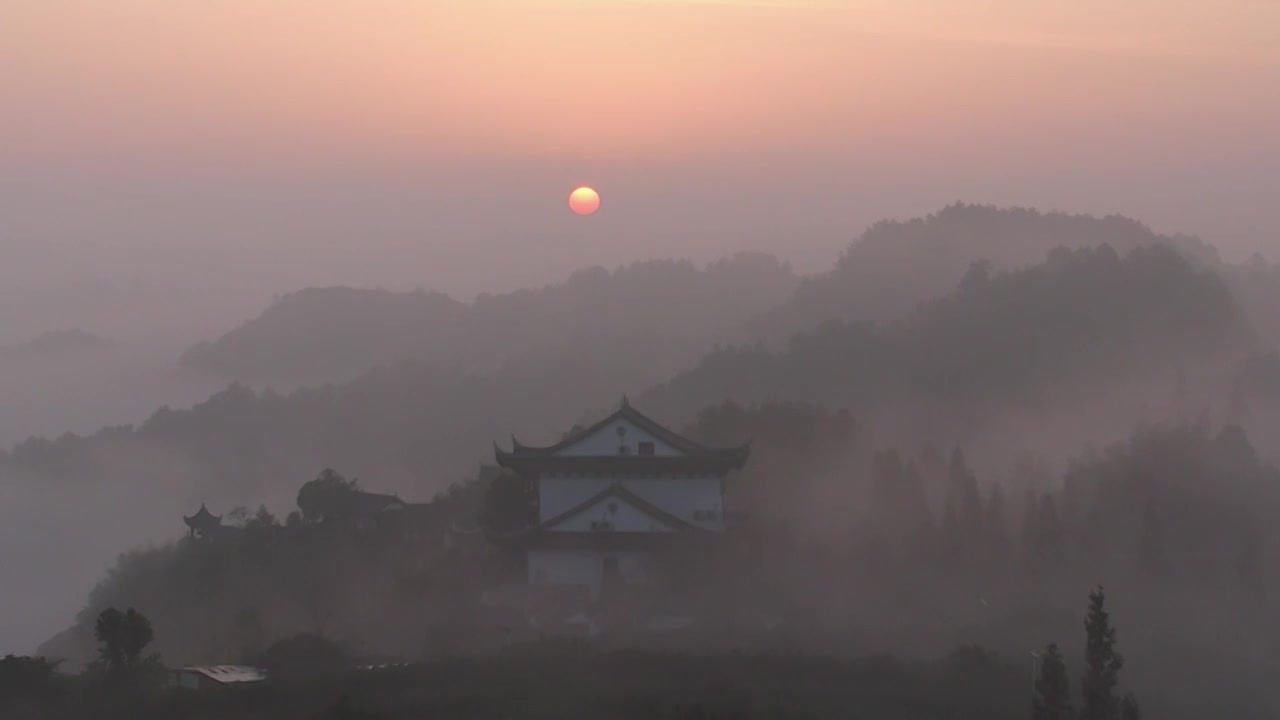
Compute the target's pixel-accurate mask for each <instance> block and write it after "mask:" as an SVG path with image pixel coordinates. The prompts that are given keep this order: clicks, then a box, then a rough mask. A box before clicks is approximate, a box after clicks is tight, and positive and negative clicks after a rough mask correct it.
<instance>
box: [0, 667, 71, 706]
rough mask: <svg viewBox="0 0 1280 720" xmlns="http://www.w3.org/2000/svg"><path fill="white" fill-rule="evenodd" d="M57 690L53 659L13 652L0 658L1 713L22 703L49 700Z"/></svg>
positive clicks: (56, 676) (56, 675) (32, 703)
mask: <svg viewBox="0 0 1280 720" xmlns="http://www.w3.org/2000/svg"><path fill="white" fill-rule="evenodd" d="M58 692H59V687H58V663H57V662H56V661H51V660H46V659H44V658H42V657H15V656H13V655H6V656H5V657H3V658H0V713H3V712H7V711H10V710H15V709H16V708H17V707H18V706H20V705H24V704H30V705H39V704H43V703H46V702H49V701H50V700H52V699H54V698H55V697H56V696H57V695H58Z"/></svg>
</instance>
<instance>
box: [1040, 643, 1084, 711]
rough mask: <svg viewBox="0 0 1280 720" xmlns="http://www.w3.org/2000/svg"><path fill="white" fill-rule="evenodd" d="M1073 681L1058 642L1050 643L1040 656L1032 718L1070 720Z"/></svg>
mask: <svg viewBox="0 0 1280 720" xmlns="http://www.w3.org/2000/svg"><path fill="white" fill-rule="evenodd" d="M1074 716H1075V710H1074V709H1073V708H1072V707H1071V683H1070V680H1068V679H1067V664H1066V663H1065V662H1064V661H1063V659H1062V653H1061V652H1060V651H1059V650H1058V644H1057V643H1049V645H1048V647H1046V648H1045V650H1044V654H1043V655H1041V656H1040V672H1039V674H1038V675H1037V676H1036V687H1035V697H1034V698H1033V699H1032V701H1031V720H1070V718H1073V717H1074Z"/></svg>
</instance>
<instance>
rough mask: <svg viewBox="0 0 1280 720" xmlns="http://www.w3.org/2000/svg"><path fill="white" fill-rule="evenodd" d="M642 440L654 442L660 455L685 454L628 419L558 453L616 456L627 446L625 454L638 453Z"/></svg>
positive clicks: (612, 424) (654, 447)
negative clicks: (621, 448) (620, 430)
mask: <svg viewBox="0 0 1280 720" xmlns="http://www.w3.org/2000/svg"><path fill="white" fill-rule="evenodd" d="M618 428H622V429H624V430H625V431H626V432H625V433H624V434H623V435H622V437H621V438H619V437H618ZM642 442H650V443H653V454H654V455H656V456H659V457H677V456H681V455H683V454H684V453H682V452H680V451H679V450H677V449H676V448H674V447H672V446H671V445H668V444H667V443H665V442H663V441H661V440H659V439H658V438H657V437H655V436H654V435H653V434H651V433H649V432H647V431H645V430H643V429H642V428H640V427H639V426H638V425H635V424H634V423H631V422H629V421H627V420H619V421H618V422H615V423H610V424H608V425H606V426H604V427H602V428H600V429H599V430H597V431H596V432H594V433H592V434H591V435H588V436H587V437H584V438H582V439H581V440H579V441H578V442H576V443H574V444H573V445H571V446H569V447H567V448H564V449H563V450H561V451H560V452H558V453H556V454H557V455H565V456H573V457H581V456H592V457H599V456H605V457H614V456H617V455H619V454H622V453H619V452H618V447H619V446H625V447H626V448H627V452H626V453H625V454H627V455H638V454H640V443H642Z"/></svg>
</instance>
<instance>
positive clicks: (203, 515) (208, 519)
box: [182, 503, 222, 528]
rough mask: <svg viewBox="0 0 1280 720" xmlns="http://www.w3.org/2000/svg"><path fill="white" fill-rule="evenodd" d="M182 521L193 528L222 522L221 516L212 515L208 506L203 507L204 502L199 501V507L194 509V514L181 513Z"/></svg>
mask: <svg viewBox="0 0 1280 720" xmlns="http://www.w3.org/2000/svg"><path fill="white" fill-rule="evenodd" d="M182 522H184V523H186V524H187V525H188V526H189V527H193V528H201V527H208V526H210V525H220V524H222V516H221V515H214V514H213V513H211V512H209V508H207V507H205V506H204V503H200V509H199V510H197V511H196V514H195V515H183V516H182Z"/></svg>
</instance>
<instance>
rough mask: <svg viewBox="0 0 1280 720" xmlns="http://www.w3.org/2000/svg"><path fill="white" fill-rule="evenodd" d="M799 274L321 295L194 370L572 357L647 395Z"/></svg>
mask: <svg viewBox="0 0 1280 720" xmlns="http://www.w3.org/2000/svg"><path fill="white" fill-rule="evenodd" d="M798 281H799V280H798V278H797V277H796V276H795V275H793V274H792V272H791V270H790V268H788V267H787V266H786V265H784V264H782V263H780V262H779V261H778V260H777V259H775V258H773V257H771V256H767V255H752V254H739V255H736V256H734V257H732V258H729V259H726V260H722V261H720V262H716V263H712V264H710V265H708V266H707V267H705V268H703V269H698V268H697V267H695V266H694V265H693V264H692V263H690V262H676V261H669V260H657V261H650V262H641V263H635V264H632V265H628V266H626V267H622V268H618V269H617V270H615V271H613V272H609V271H607V270H605V269H604V268H600V267H594V268H589V269H585V270H581V271H578V272H576V273H574V274H573V275H572V276H571V277H570V278H569V279H568V280H567V281H566V282H564V283H562V284H559V285H548V286H547V287H544V288H541V289H537V290H519V291H516V292H512V293H506V294H502V295H488V294H485V295H481V296H480V297H478V298H476V300H475V302H473V303H470V304H467V303H461V302H458V301H456V300H453V299H451V298H449V297H448V296H446V295H443V294H440V293H426V292H417V293H395V292H388V291H382V290H357V289H352V288H317V289H309V290H303V291H300V292H297V293H293V294H291V295H287V296H285V297H284V298H281V299H280V300H279V301H277V302H276V303H274V304H273V305H272V306H271V307H269V308H267V310H265V311H264V312H263V313H262V315H260V316H259V317H257V318H255V319H254V320H251V321H249V322H248V323H245V324H244V325H242V326H241V327H239V328H236V329H235V330H232V331H231V332H229V333H227V334H226V335H224V336H222V337H221V338H218V339H217V340H215V341H213V342H211V343H206V344H202V345H198V346H196V347H194V348H192V349H191V350H189V351H188V352H187V353H186V355H185V356H184V358H183V362H184V364H185V365H186V366H187V367H189V368H192V369H196V370H200V371H202V372H206V373H209V374H212V375H215V376H218V377H221V378H224V379H228V380H235V381H239V382H246V383H250V384H254V385H262V384H272V383H274V384H278V385H283V386H285V387H291V386H293V385H296V384H299V383H318V382H333V381H340V380H350V379H352V378H354V377H356V376H358V375H361V374H363V373H364V372H366V371H368V370H371V369H373V368H375V367H379V366H383V365H394V364H399V363H402V362H405V361H414V362H417V363H419V364H421V365H423V366H426V367H430V368H434V369H446V370H450V369H457V370H465V371H480V372H492V371H497V370H500V369H503V368H510V367H517V368H519V369H520V370H521V371H523V372H537V371H539V370H542V369H546V368H549V367H554V366H556V365H558V364H560V363H561V362H563V361H564V359H565V358H566V357H575V358H579V359H581V361H583V363H584V364H586V363H587V362H589V363H590V364H591V365H594V366H596V367H606V368H610V369H619V370H621V369H625V370H626V371H627V372H628V373H629V374H628V378H630V379H631V382H633V383H634V384H635V385H637V386H640V385H645V384H648V383H652V382H656V381H658V380H660V379H661V378H663V377H665V376H667V375H669V374H671V373H672V372H675V371H676V370H679V369H681V368H683V367H685V366H686V365H687V364H689V363H691V362H693V361H695V360H696V359H697V358H698V357H699V356H700V355H701V354H702V353H703V352H705V351H706V350H707V349H708V348H710V347H711V345H712V343H714V342H717V341H721V342H723V341H729V340H738V339H740V337H741V336H740V332H741V326H742V325H743V324H744V323H745V322H746V321H747V320H749V319H750V318H752V317H753V316H755V315H756V314H758V313H761V312H764V311H765V310H767V309H769V308H772V307H775V306H776V305H778V304H779V303H780V302H782V301H783V300H784V299H785V298H786V297H787V296H788V295H789V294H790V293H791V291H792V290H793V289H794V288H795V285H796V283H797V282H798Z"/></svg>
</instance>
